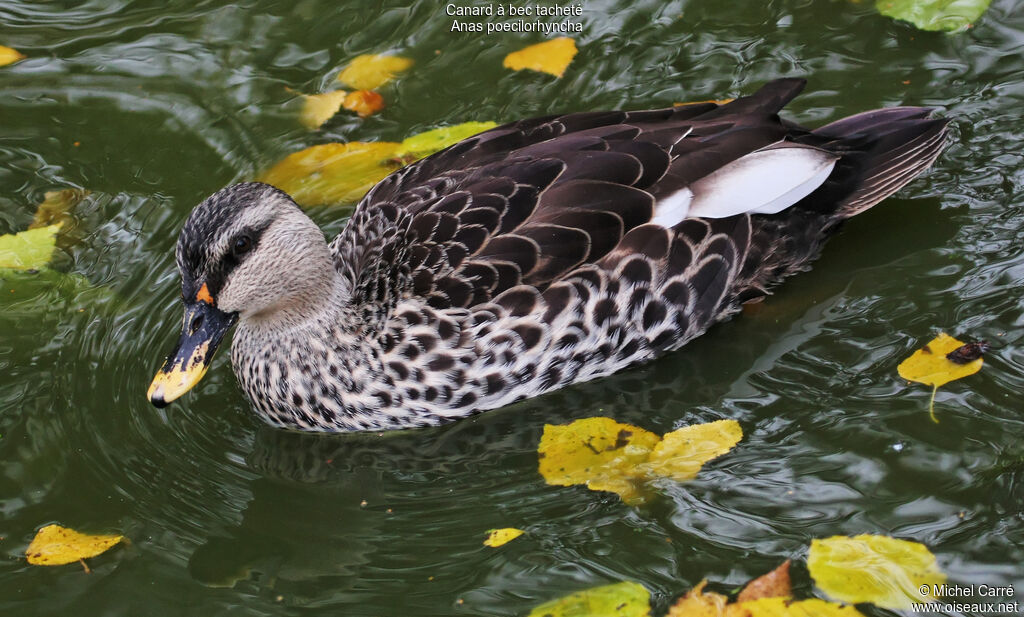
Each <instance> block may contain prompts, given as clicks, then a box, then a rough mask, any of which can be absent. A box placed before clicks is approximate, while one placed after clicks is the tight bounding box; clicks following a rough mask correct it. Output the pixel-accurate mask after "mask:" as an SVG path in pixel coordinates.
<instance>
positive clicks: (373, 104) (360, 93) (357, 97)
mask: <svg viewBox="0 0 1024 617" xmlns="http://www.w3.org/2000/svg"><path fill="white" fill-rule="evenodd" d="M345 109H347V110H349V111H354V112H356V113H357V114H359V117H360V118H366V117H367V116H370V115H373V114H375V113H377V112H378V111H380V110H382V109H384V97H382V96H381V95H379V94H377V93H376V92H374V91H373V90H356V91H355V92H350V93H349V94H348V96H346V97H345Z"/></svg>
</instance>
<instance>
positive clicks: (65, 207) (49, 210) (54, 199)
mask: <svg viewBox="0 0 1024 617" xmlns="http://www.w3.org/2000/svg"><path fill="white" fill-rule="evenodd" d="M88 195H89V191H83V190H82V189H61V190H58V191H46V193H45V194H44V195H43V203H41V204H39V205H38V206H36V214H35V217H33V220H32V224H31V225H29V226H28V228H29V229H38V228H40V227H47V226H49V225H53V224H54V223H60V224H62V225H63V224H65V223H70V221H71V211H72V210H74V208H75V206H77V205H78V204H79V203H80V202H81V201H82V200H83V199H85V198H86V196H88Z"/></svg>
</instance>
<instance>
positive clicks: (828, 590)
mask: <svg viewBox="0 0 1024 617" xmlns="http://www.w3.org/2000/svg"><path fill="white" fill-rule="evenodd" d="M807 569H808V570H809V571H810V573H811V578H813V579H814V583H815V584H816V585H817V586H818V588H819V589H821V590H822V591H823V592H825V594H826V595H828V596H829V597H831V598H834V599H836V600H840V601H842V602H849V603H851V604H855V603H858V602H870V603H872V604H875V605H876V606H881V607H883V608H891V609H908V608H910V607H911V605H912V603H914V602H929V601H930V599H931V594H930V593H924V594H922V593H921V590H922V589H925V590H926V591H928V590H931V589H932V586H933V585H941V584H942V583H944V582H945V581H946V575H945V574H943V573H942V571H941V570H939V567H938V565H937V564H936V561H935V556H934V555H932V553H931V551H929V550H928V548H927V547H926V546H924V545H923V544H919V543H917V542H911V541H908V540H897V539H895V538H889V537H886V536H876V535H860V536H854V537H852V538H851V537H847V536H833V537H831V538H825V539H823V540H813V541H812V542H811V549H810V552H809V554H808V556H807Z"/></svg>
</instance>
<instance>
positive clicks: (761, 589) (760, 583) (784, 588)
mask: <svg viewBox="0 0 1024 617" xmlns="http://www.w3.org/2000/svg"><path fill="white" fill-rule="evenodd" d="M791 595H793V586H792V584H791V583H790V580H789V560H788V559H787V560H786V561H783V562H782V565H780V566H779V567H777V568H775V569H774V570H772V571H771V572H769V573H768V574H763V575H761V576H759V577H757V578H755V579H754V580H752V581H750V582H749V583H747V586H746V587H744V588H743V591H741V592H740V595H738V596H736V601H737V602H750V601H753V600H760V599H762V598H788V597H789V596H791Z"/></svg>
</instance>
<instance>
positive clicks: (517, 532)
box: [484, 527, 526, 548]
mask: <svg viewBox="0 0 1024 617" xmlns="http://www.w3.org/2000/svg"><path fill="white" fill-rule="evenodd" d="M524 533H526V532H525V531H523V530H522V529H516V528H515V527H505V528H502V529H492V530H490V531H489V532H488V533H487V539H485V540H484V546H490V547H494V548H497V547H499V546H501V545H503V544H508V543H509V542H511V541H512V540H515V539H516V538H518V537H519V536H521V535H523V534H524Z"/></svg>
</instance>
